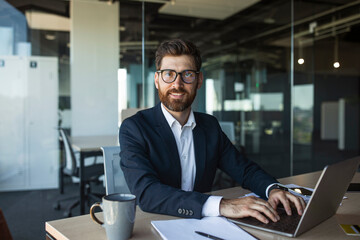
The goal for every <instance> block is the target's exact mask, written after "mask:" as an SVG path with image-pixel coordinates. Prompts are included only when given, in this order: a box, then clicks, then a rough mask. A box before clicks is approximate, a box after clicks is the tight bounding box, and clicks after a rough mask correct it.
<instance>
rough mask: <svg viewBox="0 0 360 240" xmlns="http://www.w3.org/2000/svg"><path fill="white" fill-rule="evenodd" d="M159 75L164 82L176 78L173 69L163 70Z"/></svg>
mask: <svg viewBox="0 0 360 240" xmlns="http://www.w3.org/2000/svg"><path fill="white" fill-rule="evenodd" d="M161 76H162V79H163V80H164V82H172V81H174V79H175V78H176V72H175V71H174V70H163V71H162V72H161Z"/></svg>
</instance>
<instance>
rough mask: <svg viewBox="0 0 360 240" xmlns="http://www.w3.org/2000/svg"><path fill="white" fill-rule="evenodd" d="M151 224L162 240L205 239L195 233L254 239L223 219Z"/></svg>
mask: <svg viewBox="0 0 360 240" xmlns="http://www.w3.org/2000/svg"><path fill="white" fill-rule="evenodd" d="M151 224H152V225H153V227H154V228H155V229H156V230H157V231H158V232H159V233H160V235H161V237H162V238H163V239H169V240H176V239H179V240H183V239H187V240H191V239H198V240H206V238H205V237H203V236H200V235H198V234H196V233H195V231H200V232H204V233H207V234H211V235H213V236H216V237H219V238H222V239H226V240H231V239H234V240H235V239H237V240H238V239H242V240H253V239H256V238H254V237H253V236H251V235H250V234H249V233H247V232H245V231H244V230H243V229H241V228H240V227H238V226H237V225H235V224H233V223H231V222H229V221H228V220H226V218H224V217H204V218H202V219H201V220H199V219H176V220H163V221H151Z"/></svg>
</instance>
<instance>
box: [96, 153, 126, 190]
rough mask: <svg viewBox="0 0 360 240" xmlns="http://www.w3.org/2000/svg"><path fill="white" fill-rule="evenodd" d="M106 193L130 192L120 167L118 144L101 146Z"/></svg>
mask: <svg viewBox="0 0 360 240" xmlns="http://www.w3.org/2000/svg"><path fill="white" fill-rule="evenodd" d="M101 150H102V151H103V157H104V172H105V187H106V194H112V193H130V190H129V188H128V186H127V184H126V181H125V178H124V173H123V171H122V170H121V167H120V146H112V147H102V148H101Z"/></svg>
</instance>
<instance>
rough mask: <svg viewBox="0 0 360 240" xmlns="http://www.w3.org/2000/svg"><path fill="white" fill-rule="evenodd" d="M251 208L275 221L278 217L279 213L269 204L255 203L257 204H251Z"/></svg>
mask: <svg viewBox="0 0 360 240" xmlns="http://www.w3.org/2000/svg"><path fill="white" fill-rule="evenodd" d="M251 208H252V209H254V210H257V211H259V212H260V213H262V214H264V215H265V216H267V217H268V218H270V219H271V220H272V221H273V222H277V221H278V220H279V219H280V217H279V215H278V214H277V213H276V211H275V210H274V209H273V208H272V207H271V206H270V204H264V203H257V204H254V205H252V206H251Z"/></svg>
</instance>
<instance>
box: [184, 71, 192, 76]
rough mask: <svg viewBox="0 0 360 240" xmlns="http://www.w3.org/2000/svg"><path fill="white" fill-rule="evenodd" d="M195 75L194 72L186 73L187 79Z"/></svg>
mask: <svg viewBox="0 0 360 240" xmlns="http://www.w3.org/2000/svg"><path fill="white" fill-rule="evenodd" d="M192 75H193V73H192V72H185V77H192Z"/></svg>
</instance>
